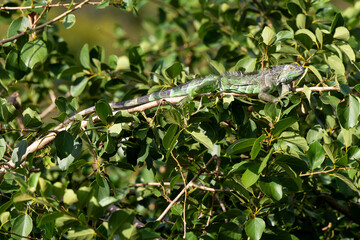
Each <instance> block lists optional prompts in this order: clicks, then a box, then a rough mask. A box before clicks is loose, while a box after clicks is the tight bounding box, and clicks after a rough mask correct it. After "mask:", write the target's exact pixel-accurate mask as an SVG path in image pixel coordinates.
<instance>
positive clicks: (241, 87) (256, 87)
mask: <svg viewBox="0 0 360 240" xmlns="http://www.w3.org/2000/svg"><path fill="white" fill-rule="evenodd" d="M304 70H305V69H304V68H303V67H301V66H299V65H297V64H289V65H275V66H272V67H271V68H270V69H267V70H263V71H259V72H253V73H241V72H229V73H225V74H222V75H219V76H217V75H209V76H207V77H204V78H199V79H194V80H191V81H189V82H187V83H185V84H182V85H179V86H177V87H173V88H169V89H166V90H164V91H159V92H154V93H151V94H149V95H145V96H142V97H138V98H134V99H131V100H126V101H122V102H114V103H110V107H111V108H112V109H120V108H125V109H126V108H130V107H134V106H138V105H141V104H145V103H149V102H152V101H156V100H161V99H164V98H171V97H182V96H185V97H186V98H188V99H193V98H194V97H196V96H198V95H199V94H205V93H212V92H224V93H242V94H258V98H259V99H261V100H264V101H267V102H276V101H279V100H280V98H281V97H282V96H283V94H284V93H286V92H288V91H289V90H290V88H291V86H290V83H291V82H292V81H293V80H295V79H297V78H299V77H300V76H301V75H303V73H304ZM275 91H278V92H279V94H280V97H279V98H275V97H274V96H272V95H270V93H273V92H275ZM92 112H95V107H91V108H88V109H85V110H83V111H81V112H79V114H80V115H86V114H89V113H92ZM73 118H74V117H72V118H70V119H68V121H66V122H70V121H72V120H74V119H75V118H74V119H73Z"/></svg>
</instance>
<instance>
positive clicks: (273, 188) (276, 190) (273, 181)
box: [259, 177, 283, 201]
mask: <svg viewBox="0 0 360 240" xmlns="http://www.w3.org/2000/svg"><path fill="white" fill-rule="evenodd" d="M259 186H260V188H261V190H262V191H263V192H264V193H265V194H266V195H268V196H270V197H271V198H273V199H275V200H276V201H280V200H281V198H282V197H283V187H282V185H281V184H280V181H279V180H278V179H277V178H276V177H270V178H269V179H266V180H262V181H260V182H259Z"/></svg>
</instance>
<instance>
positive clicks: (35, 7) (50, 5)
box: [0, 2, 101, 10]
mask: <svg viewBox="0 0 360 240" xmlns="http://www.w3.org/2000/svg"><path fill="white" fill-rule="evenodd" d="M100 3H101V2H88V3H87V4H90V5H99V4H100ZM79 4H81V3H72V4H71V3H60V2H58V3H54V4H49V5H40V6H34V5H31V6H22V7H8V6H4V7H0V10H27V9H39V8H44V7H70V6H71V5H72V6H77V5H79Z"/></svg>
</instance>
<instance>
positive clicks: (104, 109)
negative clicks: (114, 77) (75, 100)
mask: <svg viewBox="0 0 360 240" xmlns="http://www.w3.org/2000/svg"><path fill="white" fill-rule="evenodd" d="M95 111H96V114H97V115H98V116H99V118H100V120H101V121H102V122H104V123H107V119H108V117H109V116H112V110H111V107H110V105H109V104H108V102H106V101H105V100H99V101H98V102H96V103H95Z"/></svg>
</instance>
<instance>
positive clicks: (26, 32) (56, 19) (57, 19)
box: [0, 0, 90, 45]
mask: <svg viewBox="0 0 360 240" xmlns="http://www.w3.org/2000/svg"><path fill="white" fill-rule="evenodd" d="M89 1H90V0H84V1H83V2H81V3H79V5H76V6H75V7H74V8H72V9H70V10H68V11H66V12H64V13H63V14H60V15H59V16H57V17H56V18H53V19H52V20H50V21H48V22H46V23H44V24H41V25H39V26H37V27H35V28H33V29H28V30H26V31H24V32H22V33H19V34H17V35H15V36H12V37H10V38H7V39H4V40H2V41H0V45H3V44H4V43H7V42H11V41H13V40H15V39H17V38H19V37H22V36H24V35H25V34H28V33H30V32H32V31H37V30H40V29H42V28H44V27H46V26H48V25H50V24H52V23H54V22H57V21H59V20H60V19H62V18H63V17H65V16H66V15H68V14H70V13H72V12H73V11H75V10H78V9H79V8H81V7H82V6H83V5H84V4H86V3H87V2H89Z"/></svg>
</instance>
